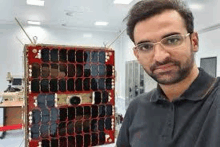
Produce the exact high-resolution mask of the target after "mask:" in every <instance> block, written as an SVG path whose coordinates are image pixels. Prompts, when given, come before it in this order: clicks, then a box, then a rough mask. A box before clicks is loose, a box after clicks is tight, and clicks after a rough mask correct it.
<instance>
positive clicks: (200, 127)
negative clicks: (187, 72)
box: [117, 69, 220, 147]
mask: <svg viewBox="0 0 220 147" xmlns="http://www.w3.org/2000/svg"><path fill="white" fill-rule="evenodd" d="M219 83H220V79H219V78H217V79H215V78H213V77H211V76H209V75H208V74H207V73H205V72H204V71H203V70H202V69H200V72H199V75H198V77H197V78H196V79H195V81H194V82H193V83H192V84H191V86H190V87H189V88H188V89H187V90H186V91H185V92H184V93H183V94H182V95H181V96H180V97H179V98H178V99H176V100H174V101H173V102H169V101H168V100H166V99H165V98H164V97H165V96H164V94H163V92H162V90H161V89H160V88H159V86H158V87H157V89H154V90H152V91H151V92H149V93H147V94H144V95H141V96H139V97H138V98H136V99H135V100H133V101H132V102H131V103H130V105H129V107H128V109H127V112H126V115H125V118H124V121H123V124H122V127H121V130H120V132H119V136H118V139H117V147H220V88H219V86H220V84H219ZM173 90H175V89H173Z"/></svg>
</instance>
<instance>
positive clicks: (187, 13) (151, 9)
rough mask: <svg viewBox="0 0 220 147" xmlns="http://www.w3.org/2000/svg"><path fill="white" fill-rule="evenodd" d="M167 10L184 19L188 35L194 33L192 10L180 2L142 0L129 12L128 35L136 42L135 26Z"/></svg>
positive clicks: (176, 0) (178, 0) (177, 0)
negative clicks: (175, 12)
mask: <svg viewBox="0 0 220 147" xmlns="http://www.w3.org/2000/svg"><path fill="white" fill-rule="evenodd" d="M165 10H176V11H177V12H178V13H179V14H180V15H181V17H182V18H183V19H184V22H185V26H186V29H187V32H188V33H193V31H194V17H193V14H192V12H191V10H190V9H189V8H188V7H187V6H186V4H185V3H183V2H182V1H180V0H141V1H139V2H137V3H136V4H135V5H134V6H133V7H132V8H131V10H130V11H129V13H128V16H127V17H126V18H125V19H126V20H127V34H128V36H129V37H130V39H131V40H132V41H133V42H134V28H135V25H136V24H137V23H138V22H140V21H142V20H145V19H147V18H150V17H152V16H155V15H157V14H161V13H162V12H164V11H165Z"/></svg>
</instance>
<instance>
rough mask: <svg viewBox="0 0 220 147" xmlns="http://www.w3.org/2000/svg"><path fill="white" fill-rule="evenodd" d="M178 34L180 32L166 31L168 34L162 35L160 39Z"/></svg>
mask: <svg viewBox="0 0 220 147" xmlns="http://www.w3.org/2000/svg"><path fill="white" fill-rule="evenodd" d="M178 34H181V33H179V32H171V33H168V34H166V35H164V36H162V39H163V38H165V37H168V36H171V35H178Z"/></svg>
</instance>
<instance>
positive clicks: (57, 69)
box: [24, 44, 115, 147]
mask: <svg viewBox="0 0 220 147" xmlns="http://www.w3.org/2000/svg"><path fill="white" fill-rule="evenodd" d="M24 56H25V57H24V59H25V84H26V85H25V87H27V88H26V91H25V106H26V107H25V146H29V147H38V146H39V147H75V146H76V147H88V146H98V145H103V144H110V143H113V142H114V138H115V137H114V134H115V74H114V73H115V69H114V68H115V66H114V56H115V53H114V51H113V50H111V49H106V48H96V47H80V46H59V45H44V44H42V45H25V48H24Z"/></svg>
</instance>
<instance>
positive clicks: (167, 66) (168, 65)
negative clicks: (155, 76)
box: [155, 63, 175, 71]
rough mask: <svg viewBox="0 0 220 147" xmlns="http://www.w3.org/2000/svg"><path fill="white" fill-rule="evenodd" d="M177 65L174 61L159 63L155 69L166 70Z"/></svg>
mask: <svg viewBox="0 0 220 147" xmlns="http://www.w3.org/2000/svg"><path fill="white" fill-rule="evenodd" d="M174 66H175V64H173V63H168V64H164V65H159V66H157V67H156V68H155V71H165V70H169V69H171V68H173V67H174Z"/></svg>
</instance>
